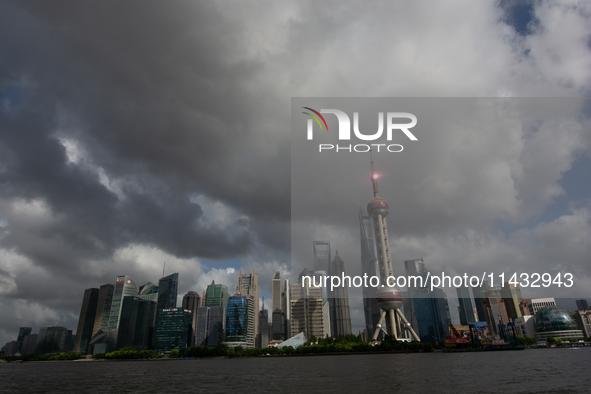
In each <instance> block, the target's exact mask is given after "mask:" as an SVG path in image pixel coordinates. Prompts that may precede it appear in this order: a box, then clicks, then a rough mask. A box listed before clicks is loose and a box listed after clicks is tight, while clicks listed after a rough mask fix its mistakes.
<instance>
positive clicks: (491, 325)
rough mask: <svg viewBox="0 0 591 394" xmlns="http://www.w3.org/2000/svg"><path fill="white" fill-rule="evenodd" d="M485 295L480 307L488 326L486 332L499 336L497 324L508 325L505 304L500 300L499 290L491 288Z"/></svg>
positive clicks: (498, 288)
mask: <svg viewBox="0 0 591 394" xmlns="http://www.w3.org/2000/svg"><path fill="white" fill-rule="evenodd" d="M485 295H486V298H485V299H484V301H483V302H482V306H483V309H484V316H485V318H486V322H487V324H488V332H489V333H491V334H493V335H495V336H499V335H500V333H499V329H498V324H499V323H502V324H507V323H509V316H508V315H507V308H506V307H505V302H504V301H503V299H502V298H501V288H500V287H491V288H489V289H488V290H487V291H486V292H485Z"/></svg>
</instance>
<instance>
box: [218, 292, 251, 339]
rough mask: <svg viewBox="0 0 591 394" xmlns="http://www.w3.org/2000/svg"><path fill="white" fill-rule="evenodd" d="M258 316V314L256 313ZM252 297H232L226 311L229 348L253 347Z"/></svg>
mask: <svg viewBox="0 0 591 394" xmlns="http://www.w3.org/2000/svg"><path fill="white" fill-rule="evenodd" d="M256 315H258V313H256ZM254 316H255V311H254V297H253V296H244V295H238V294H236V295H234V296H232V297H230V298H229V299H228V308H227V310H226V341H225V342H224V343H225V344H226V345H227V346H229V347H236V346H242V347H245V348H253V347H254V337H255V335H254V333H255V331H254Z"/></svg>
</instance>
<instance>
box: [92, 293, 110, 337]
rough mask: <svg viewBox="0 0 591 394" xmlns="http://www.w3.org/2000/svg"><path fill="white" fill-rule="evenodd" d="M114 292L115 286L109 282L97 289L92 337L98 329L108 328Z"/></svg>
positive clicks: (104, 330)
mask: <svg viewBox="0 0 591 394" xmlns="http://www.w3.org/2000/svg"><path fill="white" fill-rule="evenodd" d="M114 292H115V286H114V285H110V284H106V285H102V286H101V287H100V289H99V296H98V301H97V307H96V315H95V317H94V327H93V328H92V337H94V336H95V335H96V334H97V333H98V332H99V330H100V331H101V332H106V331H108V330H109V319H110V316H111V303H112V302H113V293H114Z"/></svg>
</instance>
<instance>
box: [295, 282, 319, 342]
mask: <svg viewBox="0 0 591 394" xmlns="http://www.w3.org/2000/svg"><path fill="white" fill-rule="evenodd" d="M308 282H309V281H308V280H306V283H304V284H302V283H300V282H296V283H294V284H293V285H292V287H291V332H292V334H294V335H295V334H299V333H300V332H303V333H304V336H305V337H306V339H308V340H309V339H310V338H311V337H312V336H314V337H316V338H324V337H325V336H326V335H327V334H328V333H327V332H326V330H325V326H326V320H328V319H326V316H325V312H326V308H325V307H324V304H325V302H324V301H323V300H322V292H321V289H320V287H316V286H314V284H313V283H308Z"/></svg>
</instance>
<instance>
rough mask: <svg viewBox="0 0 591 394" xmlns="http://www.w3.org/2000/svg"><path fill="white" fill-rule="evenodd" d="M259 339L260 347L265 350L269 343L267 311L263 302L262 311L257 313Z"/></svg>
mask: <svg viewBox="0 0 591 394" xmlns="http://www.w3.org/2000/svg"><path fill="white" fill-rule="evenodd" d="M259 337H260V341H261V342H260V347H262V348H266V347H267V345H268V343H269V311H267V310H266V309H265V302H264V300H263V309H261V310H260V312H259Z"/></svg>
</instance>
